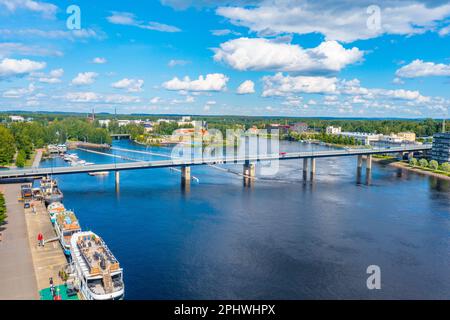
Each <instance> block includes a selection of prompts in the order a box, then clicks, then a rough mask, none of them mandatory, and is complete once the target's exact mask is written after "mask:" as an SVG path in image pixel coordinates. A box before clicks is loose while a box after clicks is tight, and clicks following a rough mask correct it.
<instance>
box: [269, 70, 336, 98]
mask: <svg viewBox="0 0 450 320" xmlns="http://www.w3.org/2000/svg"><path fill="white" fill-rule="evenodd" d="M262 80H263V93H262V96H263V97H270V96H286V95H290V94H293V93H318V94H325V93H335V92H336V83H337V78H335V77H332V78H327V77H307V76H284V75H283V74H282V73H281V72H279V73H277V74H276V75H274V76H265V77H263V78H262Z"/></svg>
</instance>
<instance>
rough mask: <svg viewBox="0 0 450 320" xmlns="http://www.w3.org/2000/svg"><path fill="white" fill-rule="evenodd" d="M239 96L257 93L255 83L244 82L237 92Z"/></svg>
mask: <svg viewBox="0 0 450 320" xmlns="http://www.w3.org/2000/svg"><path fill="white" fill-rule="evenodd" d="M236 93H237V94H250V93H255V83H254V82H253V81H251V80H245V81H244V82H242V83H241V84H240V85H239V87H238V88H237V90H236Z"/></svg>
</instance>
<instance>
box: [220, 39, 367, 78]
mask: <svg viewBox="0 0 450 320" xmlns="http://www.w3.org/2000/svg"><path fill="white" fill-rule="evenodd" d="M214 51H215V55H214V60H215V61H221V62H224V63H226V64H228V65H229V66H231V67H232V68H234V69H237V70H241V71H246V70H271V71H288V72H304V73H314V72H322V73H323V72H338V71H340V70H341V69H343V68H344V67H346V66H347V65H349V64H352V63H355V62H358V61H360V60H361V59H362V57H363V52H362V51H361V50H359V49H358V48H356V47H353V48H351V49H345V48H344V47H343V46H342V45H340V44H339V43H338V42H336V41H325V42H322V43H321V44H320V45H319V46H317V47H315V48H310V49H304V48H302V47H300V46H298V45H295V44H289V43H280V42H274V41H270V40H267V39H264V38H239V39H234V40H230V41H227V42H225V43H222V44H221V45H220V48H216V49H214Z"/></svg>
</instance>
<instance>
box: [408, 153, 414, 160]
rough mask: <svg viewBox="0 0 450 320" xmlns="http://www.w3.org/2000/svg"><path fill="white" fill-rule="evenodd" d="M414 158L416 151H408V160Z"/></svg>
mask: <svg viewBox="0 0 450 320" xmlns="http://www.w3.org/2000/svg"><path fill="white" fill-rule="evenodd" d="M412 158H414V152H408V160H410V159H412Z"/></svg>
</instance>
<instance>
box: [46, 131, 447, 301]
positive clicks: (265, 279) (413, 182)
mask: <svg viewBox="0 0 450 320" xmlns="http://www.w3.org/2000/svg"><path fill="white" fill-rule="evenodd" d="M114 146H115V147H120V148H127V149H134V150H142V151H145V150H147V151H151V152H156V153H163V154H169V153H170V149H169V148H164V147H160V148H158V147H152V148H145V147H143V146H140V145H136V144H134V143H132V142H130V141H124V140H123V141H115V142H114ZM311 148H314V149H315V150H321V149H324V148H325V147H320V146H313V145H308V144H301V143H293V142H282V143H281V150H282V151H300V150H309V149H311ZM76 153H77V154H78V155H79V157H80V158H81V159H83V160H86V161H90V162H94V163H97V164H100V163H110V162H114V161H123V160H120V159H116V158H112V157H107V156H103V155H98V154H93V153H88V152H85V151H80V150H77V151H76ZM111 153H114V154H118V155H124V156H128V157H132V158H137V159H146V160H150V159H164V158H163V157H158V156H151V155H146V154H137V153H129V152H123V151H118V150H113V151H111ZM64 164H65V163H64V161H63V160H62V159H59V158H57V159H52V160H47V161H44V162H43V163H42V164H41V165H42V166H55V165H64ZM257 167H259V166H257ZM221 168H222V170H220V169H218V168H213V167H209V166H199V167H193V168H192V175H193V176H195V177H196V178H198V179H199V181H198V182H196V181H193V182H192V183H191V187H190V189H189V190H185V189H182V188H181V187H180V173H179V172H177V171H175V170H170V169H149V170H132V171H122V172H121V173H120V190H119V192H116V189H115V184H114V174H110V175H109V176H106V177H93V176H89V175H87V174H78V175H67V176H60V177H57V179H58V181H59V184H60V187H61V189H62V191H63V192H64V204H65V205H66V207H68V208H70V209H73V210H75V212H76V214H77V216H78V218H79V220H80V224H81V226H82V228H83V229H85V230H92V231H94V232H96V233H97V234H98V235H100V236H101V237H103V238H104V240H105V241H106V243H107V244H108V246H109V247H110V249H111V251H112V252H113V253H114V255H115V256H116V257H117V259H118V260H119V262H120V264H121V265H122V267H123V268H124V279H125V298H126V299H322V298H330V299H348V298H367V299H372V298H383V299H399V298H405V299H409V298H412V299H416V298H424V299H430V298H437V299H449V298H450V269H449V268H450V183H449V181H444V180H438V179H436V178H432V177H426V176H421V175H418V174H414V173H411V172H408V171H405V170H401V169H397V168H393V167H389V166H384V165H380V164H377V163H374V165H373V170H372V176H371V181H370V183H369V184H367V183H366V181H365V180H366V179H365V173H363V176H362V181H357V175H356V158H355V157H343V158H327V159H318V160H317V173H316V177H315V179H314V181H313V182H310V181H307V182H304V181H303V180H302V170H301V168H302V162H301V161H300V160H285V161H281V162H280V167H279V170H278V173H277V174H276V175H275V176H273V177H261V176H260V175H259V174H258V170H257V174H258V177H260V179H257V180H256V181H255V182H254V184H253V186H252V187H251V188H248V187H244V185H243V182H242V177H241V176H239V175H236V174H234V173H232V172H227V171H226V170H223V168H225V169H231V170H232V171H236V172H242V165H222V166H221ZM369 265H377V266H379V267H380V269H381V289H380V290H368V289H367V286H366V280H367V278H368V277H369V275H368V274H367V273H366V269H367V267H368V266H369Z"/></svg>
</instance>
